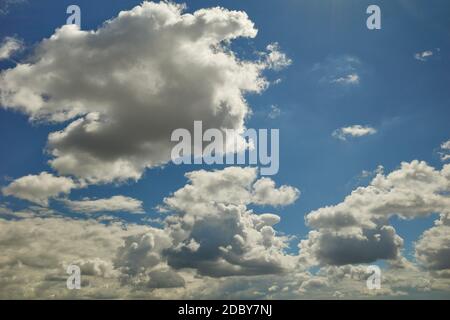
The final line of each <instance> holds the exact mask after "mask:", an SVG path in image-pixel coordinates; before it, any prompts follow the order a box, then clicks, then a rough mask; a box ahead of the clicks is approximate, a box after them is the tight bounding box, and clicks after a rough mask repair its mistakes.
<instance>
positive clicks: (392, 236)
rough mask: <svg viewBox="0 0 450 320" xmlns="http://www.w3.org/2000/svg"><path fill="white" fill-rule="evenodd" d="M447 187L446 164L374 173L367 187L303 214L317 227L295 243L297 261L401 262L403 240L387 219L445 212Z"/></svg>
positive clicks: (449, 187)
mask: <svg viewBox="0 0 450 320" xmlns="http://www.w3.org/2000/svg"><path fill="white" fill-rule="evenodd" d="M449 191H450V166H449V165H446V166H444V167H443V168H442V170H440V171H439V170H436V169H434V168H433V167H431V166H429V165H428V164H426V163H425V162H419V161H417V160H415V161H412V162H411V163H406V162H404V163H402V165H401V167H400V168H399V169H398V170H395V171H393V172H391V173H390V174H388V175H386V176H385V175H384V174H383V173H378V174H377V176H376V177H375V178H374V179H373V180H372V182H371V183H370V184H369V186H367V187H359V188H357V189H356V190H355V191H353V192H352V193H351V194H350V195H349V196H347V197H346V198H345V200H344V201H343V202H341V203H339V204H337V205H334V206H329V207H324V208H320V209H318V210H315V211H312V212H310V213H309V214H308V215H307V216H306V222H307V224H308V225H309V226H311V227H312V228H314V229H315V230H313V231H311V232H310V234H309V236H308V239H306V240H303V241H301V243H300V245H299V246H300V250H301V254H300V255H301V260H302V261H305V262H307V263H310V264H331V265H343V264H352V263H353V264H354V263H368V262H373V261H376V260H377V259H389V260H399V259H401V258H402V257H401V255H400V250H401V248H402V245H403V240H402V239H401V238H400V237H399V236H398V235H397V234H396V232H395V230H394V228H393V227H392V226H390V225H388V219H389V218H390V217H391V216H394V215H396V216H399V217H400V218H403V219H413V218H417V217H424V216H428V215H430V214H432V213H435V212H441V213H443V214H446V213H448V210H449V208H450V199H449V197H448V192H449ZM430 233H431V232H430ZM419 248H420V246H419Z"/></svg>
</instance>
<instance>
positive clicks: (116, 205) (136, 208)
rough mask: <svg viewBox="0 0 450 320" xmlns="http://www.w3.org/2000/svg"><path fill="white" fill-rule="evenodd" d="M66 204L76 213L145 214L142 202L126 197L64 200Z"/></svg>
mask: <svg viewBox="0 0 450 320" xmlns="http://www.w3.org/2000/svg"><path fill="white" fill-rule="evenodd" d="M64 204H65V205H66V206H67V207H68V208H69V209H70V210H72V211H74V212H80V213H95V212H130V213H144V209H143V208H142V201H140V200H137V199H134V198H130V197H125V196H113V197H111V198H107V199H95V200H92V199H83V200H79V201H74V200H64Z"/></svg>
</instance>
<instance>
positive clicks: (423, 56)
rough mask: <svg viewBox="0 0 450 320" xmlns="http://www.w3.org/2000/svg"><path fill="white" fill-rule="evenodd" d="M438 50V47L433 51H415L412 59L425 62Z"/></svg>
mask: <svg viewBox="0 0 450 320" xmlns="http://www.w3.org/2000/svg"><path fill="white" fill-rule="evenodd" d="M439 51H440V49H439V48H436V50H435V51H433V50H425V51H422V52H417V53H416V54H414V59H416V60H419V61H423V62H425V61H427V60H428V59H430V58H431V57H432V56H433V55H434V54H435V53H437V52H439Z"/></svg>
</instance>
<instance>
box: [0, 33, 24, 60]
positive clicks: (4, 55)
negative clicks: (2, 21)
mask: <svg viewBox="0 0 450 320" xmlns="http://www.w3.org/2000/svg"><path fill="white" fill-rule="evenodd" d="M22 48H23V43H22V41H20V40H18V39H16V38H12V37H6V38H4V39H3V41H2V43H1V44H0V60H5V59H9V58H10V57H11V56H12V54H13V53H15V52H17V51H20V50H22Z"/></svg>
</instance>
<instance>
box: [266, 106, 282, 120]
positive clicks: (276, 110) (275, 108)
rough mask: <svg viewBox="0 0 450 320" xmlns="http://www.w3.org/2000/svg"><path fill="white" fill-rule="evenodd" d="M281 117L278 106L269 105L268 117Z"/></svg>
mask: <svg viewBox="0 0 450 320" xmlns="http://www.w3.org/2000/svg"><path fill="white" fill-rule="evenodd" d="M280 115H281V109H280V108H279V107H278V106H275V105H271V106H270V112H269V115H268V117H269V118H270V119H276V118H278V117H279V116H280Z"/></svg>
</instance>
